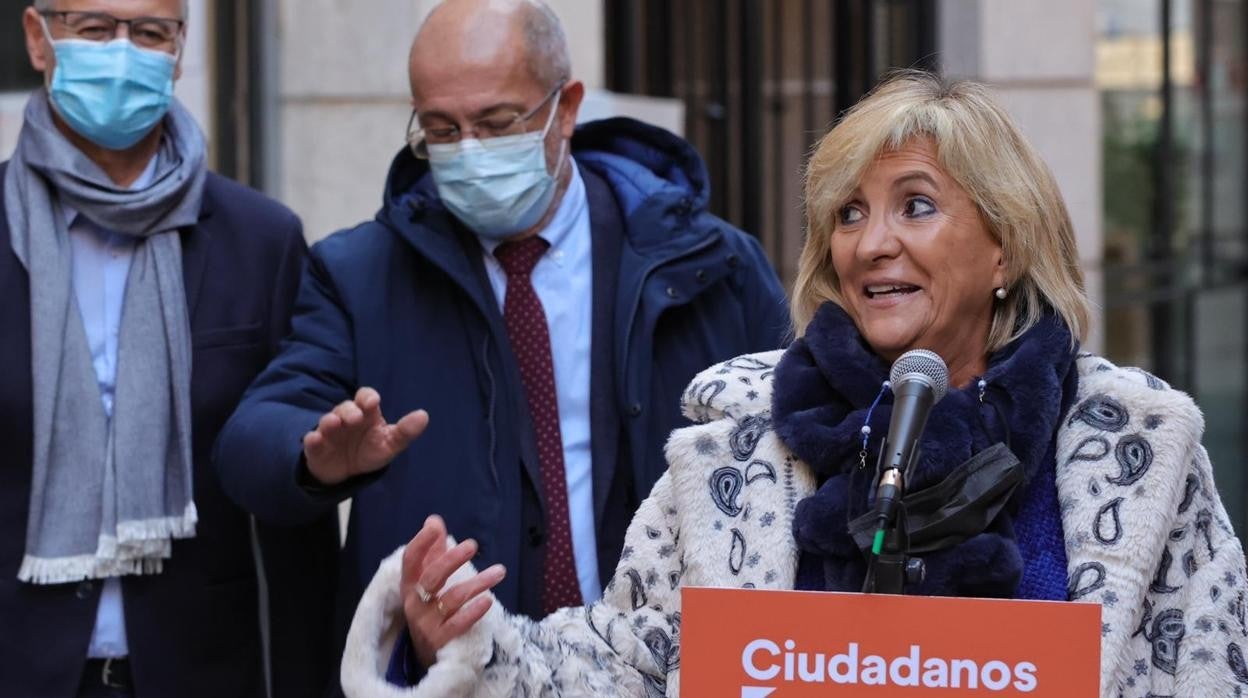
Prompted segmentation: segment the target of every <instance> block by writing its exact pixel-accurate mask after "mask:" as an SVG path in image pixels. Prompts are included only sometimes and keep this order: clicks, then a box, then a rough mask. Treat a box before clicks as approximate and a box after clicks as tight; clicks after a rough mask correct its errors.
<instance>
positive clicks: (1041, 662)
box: [680, 587, 1101, 698]
mask: <svg viewBox="0 0 1248 698" xmlns="http://www.w3.org/2000/svg"><path fill="white" fill-rule="evenodd" d="M681 604H682V609H681V629H680V636H681V640H680V688H681V695H683V696H691V697H695V698H702V697H703V696H707V697H712V696H713V697H715V698H719V697H721V696H732V698H736V697H737V696H741V698H763V697H764V696H774V698H800V697H802V696H865V697H867V698H893V697H894V696H895V697H897V698H909V697H911V696H913V697H915V698H921V697H922V696H1060V697H1061V698H1072V697H1080V696H1089V697H1094V696H1097V695H1098V694H1099V692H1100V664H1101V607H1100V606H1099V605H1096V604H1088V603H1067V602H1057V601H1007V600H997V599H954V598H938V597H930V596H891V595H884V594H831V593H817V592H804V591H756V590H750V589H706V588H698V587H687V588H685V589H684V590H683V591H682V600H681Z"/></svg>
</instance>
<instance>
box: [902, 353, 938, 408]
mask: <svg viewBox="0 0 1248 698" xmlns="http://www.w3.org/2000/svg"><path fill="white" fill-rule="evenodd" d="M916 373H917V374H919V375H920V376H925V377H926V378H927V379H928V382H929V383H930V385H931V386H932V393H933V396H934V398H935V399H934V400H933V403H936V402H940V400H941V398H943V397H944V396H945V393H946V392H948V391H949V369H948V368H947V367H946V366H945V362H944V360H943V359H941V358H940V355H939V354H937V353H936V352H934V351H928V350H927V349H911V350H910V351H908V352H906V353H904V354H902V355H901V356H899V357H897V360H896V361H894V362H893V368H892V370H891V371H889V373H888V380H889V382H891V383H892V384H893V385H894V386H897V385H898V384H900V383H901V382H902V381H903V380H905V377H906V376H910V375H913V374H916Z"/></svg>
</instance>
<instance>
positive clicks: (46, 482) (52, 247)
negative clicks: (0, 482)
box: [4, 90, 207, 584]
mask: <svg viewBox="0 0 1248 698" xmlns="http://www.w3.org/2000/svg"><path fill="white" fill-rule="evenodd" d="M163 123H164V137H163V138H162V142H161V145H160V149H159V152H158V154H157V156H156V174H155V178H154V180H153V181H152V183H151V184H150V185H149V186H148V187H146V188H144V189H141V190H137V191H136V190H130V189H126V188H123V187H119V186H117V185H116V184H114V183H113V182H112V181H111V180H110V179H109V178H108V176H107V175H105V174H104V172H103V170H101V169H100V168H99V167H98V166H97V165H96V164H95V163H93V162H91V160H89V159H88V158H87V157H86V156H85V155H84V154H83V153H82V152H81V151H79V150H78V149H77V148H75V147H74V146H73V145H72V144H71V143H70V142H69V140H67V139H66V138H65V136H64V135H63V134H61V132H60V131H58V130H57V128H56V125H55V124H54V123H53V121H52V114H51V111H50V107H49V103H48V98H47V94H46V92H45V91H43V90H40V91H39V92H36V93H35V95H34V96H32V97H31V98H30V101H29V102H28V103H27V105H26V113H25V123H24V124H23V126H22V131H21V134H20V136H19V138H18V142H17V150H16V151H15V152H14V154H13V159H12V161H11V162H10V164H9V169H8V176H7V177H5V182H4V202H5V207H6V210H7V211H8V222H9V228H10V229H11V234H12V244H13V251H14V253H16V255H17V257H18V259H19V260H20V261H21V262H22V264H23V265H24V266H25V267H26V271H27V272H28V274H29V277H30V318H31V348H32V352H31V372H32V377H33V383H34V398H33V400H34V432H35V433H34V463H33V472H32V481H31V490H30V516H29V519H28V521H27V528H26V554H25V557H24V558H23V559H22V566H21V569H20V570H18V573H17V577H18V579H20V580H22V581H24V582H31V583H35V584H56V583H61V582H70V581H75V580H79V579H84V578H97V579H98V578H105V577H115V576H118V575H124V574H154V573H159V572H160V570H161V564H162V561H163V560H164V559H165V558H167V557H169V555H170V551H171V548H172V539H173V538H188V537H192V536H194V535H195V522H196V513H195V502H194V501H193V499H192V491H191V486H192V483H191V414H190V408H191V387H190V383H191V331H190V321H189V318H188V317H187V308H186V291H185V288H184V285H183V280H182V247H181V242H180V241H179V239H178V229H179V228H183V227H186V226H190V225H193V224H195V222H196V221H197V220H198V217H199V210H200V203H201V199H202V195H203V187H204V178H205V176H206V173H207V170H206V167H205V163H204V136H203V133H201V132H200V130H199V126H198V125H197V124H196V123H195V121H194V120H193V119H192V117H191V115H190V114H189V113H188V112H187V111H186V110H185V109H184V108H183V107H182V106H181V105H180V104H179V103H177V102H176V101H175V102H174V103H173V104H172V106H171V108H170V111H169V114H168V115H167V116H166V117H165V119H164V122H163ZM61 203H64V204H67V205H68V206H70V207H72V208H73V209H74V210H76V211H78V213H79V214H81V215H83V216H86V217H87V218H88V219H89V220H91V221H92V222H93V223H95V224H97V225H99V226H100V227H102V228H105V229H108V230H111V231H114V232H116V233H120V234H123V235H130V236H133V237H135V238H138V244H137V246H136V248H135V252H134V258H133V262H132V263H131V267H130V274H129V277H128V279H127V281H126V291H125V300H124V304H123V306H122V314H121V327H120V336H119V338H118V347H119V358H118V363H117V387H116V396H115V402H114V406H115V409H114V412H113V418H112V419H111V420H110V419H109V418H108V417H107V415H106V414H105V412H104V407H103V405H102V404H101V401H100V391H99V385H98V383H97V381H96V376H95V372H94V369H93V368H92V364H91V352H90V349H89V347H88V345H87V336H86V330H85V329H84V327H83V324H82V319H81V315H80V313H79V310H78V303H77V301H76V300H75V296H74V292H73V288H72V276H71V270H72V259H71V253H70V244H69V233H68V230H67V221H65V220H64V216H63V214H62V213H61V206H60V204H61Z"/></svg>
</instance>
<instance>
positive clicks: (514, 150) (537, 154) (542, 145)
mask: <svg viewBox="0 0 1248 698" xmlns="http://www.w3.org/2000/svg"><path fill="white" fill-rule="evenodd" d="M555 104H556V105H558V104H559V97H558V95H556V96H555ZM557 111H558V108H557V107H554V108H552V109H551V110H550V116H549V117H547V119H546V126H545V128H543V129H542V130H541V131H534V132H532V133H522V134H520V135H517V136H502V137H500V138H491V139H490V140H489V141H488V143H489V145H484V144H482V142H481V141H480V140H478V139H476V138H465V139H463V140H461V141H459V142H457V143H442V144H430V145H429V146H428V147H429V167H430V169H431V170H432V171H433V181H434V182H435V183H436V184H437V185H438V196H439V197H440V198H441V199H442V203H444V204H446V207H447V208H448V209H450V211H451V213H453V214H455V217H456V218H458V219H459V220H460V222H462V223H463V224H464V225H466V226H468V228H469V230H472V231H473V232H474V233H476V234H477V235H478V236H480V237H481V238H483V239H486V240H506V239H507V238H509V237H513V236H515V235H516V234H517V233H521V232H524V231H525V230H528V229H529V228H532V227H533V226H534V225H536V224H537V222H538V221H539V220H541V218H542V215H543V214H545V213H546V210H547V209H548V208H550V202H551V200H552V199H554V196H555V189H556V183H557V182H558V178H559V169H560V168H562V167H563V159H564V158H563V154H564V150H565V149H566V147H567V142H566V141H565V142H564V143H563V145H561V146H560V147H559V162H558V164H557V165H556V166H555V171H554V172H553V173H552V172H549V171H548V170H547V167H546V133H547V132H548V131H549V130H550V126H551V124H552V123H554V120H555V112H557Z"/></svg>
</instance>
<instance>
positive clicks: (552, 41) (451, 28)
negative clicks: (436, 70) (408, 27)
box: [411, 0, 572, 89]
mask: <svg viewBox="0 0 1248 698" xmlns="http://www.w3.org/2000/svg"><path fill="white" fill-rule="evenodd" d="M515 60H520V61H522V62H523V64H524V65H525V66H526V67H527V69H528V72H529V73H530V75H531V76H532V77H533V79H534V80H536V81H537V83H538V85H539V86H540V87H542V88H543V89H549V88H553V87H554V86H555V84H557V83H558V82H559V81H560V80H566V79H567V78H569V77H570V76H571V72H572V61H571V59H570V57H569V55H568V41H567V37H566V36H565V35H564V33H563V26H562V24H561V23H560V22H559V17H558V16H557V15H556V14H555V13H554V11H553V10H551V9H550V7H549V6H548V5H547V4H546V3H544V2H542V0H444V2H442V3H440V4H439V5H438V6H437V7H435V8H434V9H433V11H432V12H430V13H429V16H428V18H427V19H426V20H425V23H424V24H423V25H422V26H421V28H420V31H419V32H417V34H416V39H415V40H414V41H413V42H412V51H411V68H412V71H413V81H415V77H416V76H415V72H416V71H417V70H418V69H419V68H420V67H422V64H425V63H426V62H427V61H438V62H448V61H449V62H452V63H453V62H456V61H463V62H467V63H472V64H479V63H489V62H495V61H498V62H511V61H515Z"/></svg>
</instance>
